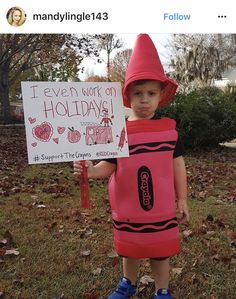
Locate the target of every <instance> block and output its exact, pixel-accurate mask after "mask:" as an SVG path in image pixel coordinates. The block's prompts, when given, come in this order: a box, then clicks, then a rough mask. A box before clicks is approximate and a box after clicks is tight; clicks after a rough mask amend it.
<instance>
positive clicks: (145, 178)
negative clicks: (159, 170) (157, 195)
mask: <svg viewBox="0 0 236 299" xmlns="http://www.w3.org/2000/svg"><path fill="white" fill-rule="evenodd" d="M138 194H139V202H140V205H141V207H142V208H143V210H144V211H150V210H151V209H152V208H153V204H154V198H153V184H152V175H151V171H150V170H149V168H148V167H146V166H142V167H140V168H139V170H138Z"/></svg>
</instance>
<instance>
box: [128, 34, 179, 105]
mask: <svg viewBox="0 0 236 299" xmlns="http://www.w3.org/2000/svg"><path fill="white" fill-rule="evenodd" d="M137 80H158V81H161V82H162V83H163V90H162V96H161V101H160V103H159V105H158V106H164V105H166V104H167V103H168V102H169V101H171V100H172V98H173V97H174V95H175V93H176V89H177V87H178V85H177V83H176V82H175V81H174V80H172V79H170V78H169V77H167V76H166V75H165V73H164V69H163V66H162V64H161V61H160V58H159V55H158V53H157V50H156V47H155V45H154V44H153V41H152V40H151V38H150V37H149V35H148V34H139V35H138V37H137V40H136V43H135V46H134V50H133V52H132V55H131V58H130V61H129V65H128V68H127V71H126V75H125V83H124V87H123V99H124V105H125V106H126V107H130V102H129V100H128V97H127V88H128V86H129V84H131V83H132V82H134V81H137Z"/></svg>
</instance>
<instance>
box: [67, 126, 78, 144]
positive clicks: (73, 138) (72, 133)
mask: <svg viewBox="0 0 236 299" xmlns="http://www.w3.org/2000/svg"><path fill="white" fill-rule="evenodd" d="M68 129H69V132H68V134H67V139H68V141H69V142H70V143H76V142H79V141H80V138H81V134H80V132H79V131H78V130H75V129H74V127H71V128H68Z"/></svg>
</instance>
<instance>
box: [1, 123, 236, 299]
mask: <svg viewBox="0 0 236 299" xmlns="http://www.w3.org/2000/svg"><path fill="white" fill-rule="evenodd" d="M0 142H1V144H0V158H1V165H0V177H1V180H0V196H1V197H0V298H6V299H8V298H9V299H17V298H18V299H20V298H21V299H28V298H32V299H41V298H42V299H53V298H57V299H59V298H66V299H99V298H101V299H102V298H106V296H107V295H108V294H109V293H110V292H111V291H112V290H113V289H114V288H115V287H116V284H117V282H118V280H119V278H120V276H121V274H122V267H121V260H120V259H119V258H118V257H116V256H115V255H112V251H113V244H112V224H111V216H110V209H109V202H108V197H107V187H106V186H107V181H106V180H97V181H90V198H91V208H90V209H86V210H84V209H81V203H80V193H79V187H78V184H77V183H76V182H75V180H74V177H73V170H72V166H71V163H58V164H50V165H37V166H36V165H34V166H27V157H26V148H25V138H24V133H23V130H22V129H14V130H12V129H2V128H1V138H0ZM185 159H186V165H187V170H188V181H189V206H190V211H191V223H190V225H189V227H183V226H182V227H181V228H180V229H181V232H182V252H181V254H180V255H179V256H177V257H174V258H172V261H171V265H172V270H171V281H170V289H171V291H172V293H173V295H174V298H175V299H198V298H199V299H201V298H210V299H221V298H227V299H235V298H236V279H235V277H236V198H235V194H236V183H235V181H236V180H235V175H236V150H234V149H220V148H219V149H216V150H210V151H209V150H207V151H202V152H196V153H189V154H188V155H187V156H186V157H185ZM9 249H15V250H16V251H15V253H16V254H17V253H19V254H18V255H14V254H6V253H9V251H7V250H9ZM144 275H149V276H151V271H150V268H149V264H148V260H143V262H142V265H141V267H140V272H139V278H141V277H142V276H144ZM1 292H2V293H3V294H2V295H1ZM152 292H153V283H149V284H148V285H141V284H140V286H139V293H138V295H137V298H143V299H144V298H152Z"/></svg>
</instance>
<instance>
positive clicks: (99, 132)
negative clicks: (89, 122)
mask: <svg viewBox="0 0 236 299" xmlns="http://www.w3.org/2000/svg"><path fill="white" fill-rule="evenodd" d="M85 141H86V144H87V145H94V144H107V143H111V142H113V137H112V128H111V127H107V126H87V127H86V134H85Z"/></svg>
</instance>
